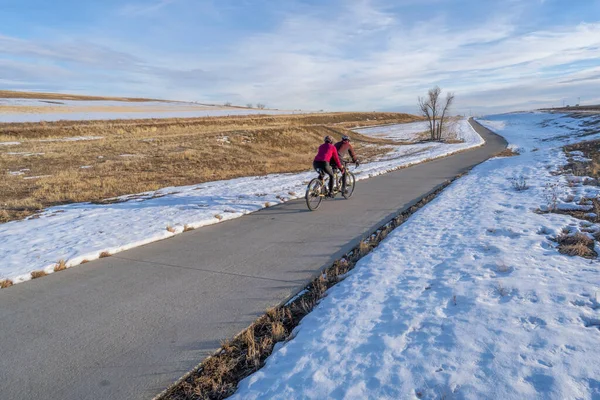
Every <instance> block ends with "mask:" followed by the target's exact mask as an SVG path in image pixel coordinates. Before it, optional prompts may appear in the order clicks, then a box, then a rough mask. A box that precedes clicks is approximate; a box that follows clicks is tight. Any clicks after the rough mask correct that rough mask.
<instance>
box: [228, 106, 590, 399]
mask: <svg viewBox="0 0 600 400" xmlns="http://www.w3.org/2000/svg"><path fill="white" fill-rule="evenodd" d="M590 118H595V117H590ZM480 122H482V123H484V124H485V125H487V126H489V127H490V128H492V129H494V130H495V131H496V132H498V133H499V134H501V135H503V136H504V137H505V138H506V139H507V140H508V141H509V143H512V144H513V145H514V146H515V147H518V148H519V149H520V150H521V152H522V155H521V156H519V157H510V158H497V159H492V160H490V161H488V162H486V163H484V164H482V165H480V166H478V167H476V168H475V169H474V170H473V171H472V172H471V173H470V174H469V175H467V176H465V177H463V178H461V179H460V180H458V181H456V182H455V183H453V184H452V185H451V186H450V187H449V188H448V189H446V190H445V191H444V192H443V193H442V194H441V195H440V196H439V197H438V198H437V199H436V200H434V201H433V202H431V203H430V204H429V205H427V206H426V207H424V208H423V209H421V210H420V211H418V212H417V213H416V214H414V215H413V216H412V217H411V219H410V220H409V221H408V222H407V223H405V224H404V225H402V226H401V227H399V228H398V229H397V230H395V231H394V232H392V233H391V234H390V235H389V236H388V238H387V239H386V240H385V241H384V242H383V243H382V244H381V245H380V247H378V248H377V249H376V250H375V251H374V252H372V253H371V254H370V255H368V256H366V257H365V258H363V259H362V260H361V261H360V262H359V263H358V264H357V266H356V268H355V269H354V270H353V271H351V272H350V273H349V275H348V277H347V278H346V279H345V280H344V281H343V282H341V283H339V284H338V285H336V286H334V287H333V288H331V289H330V290H329V291H328V295H327V297H325V298H324V299H323V300H322V302H321V303H320V304H319V305H318V306H317V307H316V309H315V310H314V311H313V312H312V313H310V314H309V315H308V316H306V317H305V318H304V319H303V320H302V322H301V324H300V326H299V327H297V329H296V331H295V337H294V338H293V339H292V340H291V341H289V342H287V343H285V344H283V345H278V346H277V348H276V351H274V352H273V354H272V355H271V356H270V357H269V359H268V360H267V364H266V366H265V367H264V368H263V369H262V370H260V371H258V372H257V373H255V374H254V375H252V376H250V377H248V378H246V379H245V380H244V381H242V383H241V384H240V387H239V390H238V392H237V394H236V395H235V396H233V397H232V398H233V399H259V398H260V399H263V398H269V399H300V398H302V399H324V398H328V399H367V398H369V399H418V398H422V399H600V346H598V344H599V343H600V274H599V272H600V269H599V268H600V263H599V262H598V261H597V260H592V261H590V260H588V259H583V258H578V257H569V256H565V255H561V254H559V253H558V251H557V249H556V248H555V246H556V243H555V242H553V241H552V240H551V238H552V237H554V236H556V235H557V234H558V233H560V231H561V230H562V229H563V228H568V229H569V230H571V231H572V232H574V231H578V230H580V229H581V228H582V227H587V228H590V226H589V225H590V223H588V222H582V221H579V220H576V219H574V218H572V217H570V216H567V215H559V214H540V213H536V212H535V210H537V209H539V208H544V207H546V206H548V203H549V201H552V198H551V197H552V193H550V192H549V188H550V190H556V191H557V192H556V194H557V195H558V196H559V198H560V199H561V200H560V201H561V202H567V201H568V200H569V198H568V195H574V199H570V200H572V201H571V203H574V202H577V200H578V199H577V197H578V196H580V195H581V193H582V192H583V191H596V193H597V192H598V189H597V188H592V187H587V188H586V187H583V186H580V185H574V186H573V187H569V186H568V185H567V182H566V178H565V177H564V176H560V175H558V176H555V175H552V174H551V173H550V172H551V171H552V170H554V169H555V168H556V167H557V166H559V165H562V164H564V163H565V161H566V157H565V155H564V154H563V152H562V151H561V149H560V147H559V146H561V145H563V144H566V143H569V142H573V141H581V140H583V139H584V138H583V137H577V135H580V134H582V132H587V134H588V136H586V137H585V139H593V138H598V137H600V134H599V133H598V131H596V134H594V135H590V133H591V132H592V131H590V130H589V129H588V127H586V126H585V122H586V120H585V119H584V120H577V119H573V118H570V117H569V116H565V115H559V114H554V115H550V114H541V113H537V114H536V113H528V114H507V115H499V116H494V117H489V118H488V119H487V120H485V121H480ZM520 177H523V178H524V179H525V180H526V182H527V184H528V185H529V186H530V188H529V189H528V190H524V191H517V190H515V188H514V187H513V180H512V178H520ZM555 185H557V186H555ZM552 188H554V189H552ZM565 199H566V200H565ZM596 228H598V229H600V227H596Z"/></svg>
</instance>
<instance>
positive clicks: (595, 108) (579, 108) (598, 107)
mask: <svg viewBox="0 0 600 400" xmlns="http://www.w3.org/2000/svg"><path fill="white" fill-rule="evenodd" d="M542 111H569V112H573V111H600V104H597V105H585V106H567V107H555V108H543V109H542Z"/></svg>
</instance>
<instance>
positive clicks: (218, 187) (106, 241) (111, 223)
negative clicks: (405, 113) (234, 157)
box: [0, 120, 483, 283]
mask: <svg viewBox="0 0 600 400" xmlns="http://www.w3.org/2000/svg"><path fill="white" fill-rule="evenodd" d="M458 132H459V136H461V137H462V138H463V139H464V142H463V143H457V144H441V143H431V144H418V145H410V146H398V147H397V148H396V149H394V150H393V151H392V152H391V153H390V154H389V155H388V156H386V157H384V158H382V159H381V160H378V161H375V162H372V163H367V164H363V165H361V167H360V169H358V170H356V171H355V173H356V176H357V179H358V180H361V179H366V178H369V177H372V176H376V175H380V174H383V173H385V172H388V171H392V170H394V169H397V168H400V167H404V166H407V165H410V164H416V163H419V162H422V161H424V160H427V159H432V158H436V157H441V156H444V155H448V154H451V153H454V152H457V151H461V150H465V149H467V148H470V147H474V146H479V145H481V144H483V139H482V138H481V137H480V136H479V135H478V134H477V133H476V132H475V131H474V130H473V129H472V128H471V126H470V124H469V123H468V122H467V121H466V120H465V121H462V122H461V123H460V125H459V130H458ZM22 155H23V156H26V155H28V154H22ZM314 176H315V173H314V172H305V173H300V174H274V175H267V176H259V177H246V178H239V179H233V180H227V181H216V182H208V183H204V184H200V185H193V186H185V187H172V188H164V189H161V190H158V191H156V192H149V193H141V194H136V195H131V196H123V197H122V198H120V199H118V200H119V202H116V203H113V204H103V205H98V204H90V203H78V204H69V205H65V206H58V207H52V208H49V209H47V210H46V211H45V212H44V213H43V214H41V215H40V217H39V218H30V219H27V220H23V221H13V222H9V223H5V224H1V225H0V243H1V245H0V259H2V260H3V262H2V263H1V264H0V279H3V278H10V279H12V280H13V281H14V282H15V283H18V282H22V281H26V280H29V279H30V275H29V273H30V272H31V271H33V270H41V269H43V270H45V271H46V272H47V273H51V272H53V268H54V265H55V264H56V263H57V262H58V261H59V260H65V261H67V265H68V266H73V265H77V264H79V263H81V261H82V260H84V259H86V260H93V259H96V258H98V257H99V255H100V253H102V252H105V251H108V252H109V253H111V254H113V253H116V252H119V251H123V250H126V249H130V248H132V247H136V246H139V245H142V244H146V243H150V242H153V241H156V240H161V239H165V238H168V237H171V236H173V235H175V234H178V233H181V232H182V231H183V230H184V227H185V226H186V225H187V226H189V227H193V228H198V227H201V226H205V225H210V224H215V223H218V222H220V221H225V220H228V219H232V218H237V217H240V216H242V215H244V214H247V213H250V212H253V211H257V210H259V209H261V208H264V207H266V206H270V205H275V204H278V203H282V202H284V201H287V200H289V199H293V198H298V197H303V196H304V192H305V189H306V184H307V183H308V181H309V180H310V179H312V178H313V177H314ZM167 227H170V228H171V229H170V230H171V231H173V232H170V231H168V230H167ZM25 239H26V240H27V246H23V240H25Z"/></svg>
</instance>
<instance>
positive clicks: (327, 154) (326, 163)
mask: <svg viewBox="0 0 600 400" xmlns="http://www.w3.org/2000/svg"><path fill="white" fill-rule="evenodd" d="M323 142H324V143H323V144H322V145H320V146H319V151H318V152H317V155H316V157H315V160H314V161H313V167H314V169H316V170H322V171H323V172H325V173H326V174H327V175H329V193H328V196H332V195H333V183H334V182H333V181H334V177H333V169H332V168H331V165H332V164H333V165H335V166H337V167H338V168H339V169H340V171H342V173H343V171H344V167H342V163H341V162H340V158H339V157H338V152H337V149H336V148H335V146H334V145H333V144H332V143H333V139H332V138H331V136H329V135H328V136H325V138H324V139H323Z"/></svg>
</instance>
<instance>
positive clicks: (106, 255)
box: [100, 251, 112, 258]
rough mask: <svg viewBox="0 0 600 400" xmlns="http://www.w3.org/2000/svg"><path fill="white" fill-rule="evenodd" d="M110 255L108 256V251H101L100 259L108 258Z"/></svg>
mask: <svg viewBox="0 0 600 400" xmlns="http://www.w3.org/2000/svg"><path fill="white" fill-rule="evenodd" d="M111 255H112V254H110V253H109V252H108V251H103V252H102V253H100V258H106V257H110V256H111Z"/></svg>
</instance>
